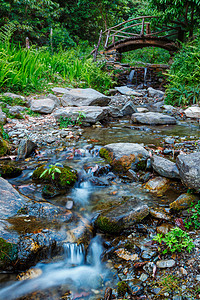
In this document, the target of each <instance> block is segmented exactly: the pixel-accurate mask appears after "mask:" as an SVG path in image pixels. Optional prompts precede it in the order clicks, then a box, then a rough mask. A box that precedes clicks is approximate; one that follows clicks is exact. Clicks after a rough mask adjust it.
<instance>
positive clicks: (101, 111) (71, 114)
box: [53, 106, 109, 124]
mask: <svg viewBox="0 0 200 300" xmlns="http://www.w3.org/2000/svg"><path fill="white" fill-rule="evenodd" d="M108 111H109V108H108V107H100V106H80V107H66V108H58V109H57V110H55V111H54V113H53V115H54V117H55V118H56V119H57V120H59V119H60V118H61V117H63V118H71V120H72V121H76V120H77V118H78V117H79V115H80V113H84V115H85V118H83V120H82V121H83V122H87V123H91V124H95V123H96V122H98V121H102V120H106V119H107V117H108Z"/></svg>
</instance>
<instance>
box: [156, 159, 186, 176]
mask: <svg viewBox="0 0 200 300" xmlns="http://www.w3.org/2000/svg"><path fill="white" fill-rule="evenodd" d="M151 163H152V167H153V169H154V170H155V171H156V172H157V173H158V174H159V175H161V176H164V177H167V178H177V179H179V178H180V176H179V170H178V168H177V166H176V164H175V163H173V162H172V161H170V160H168V159H166V158H163V157H160V156H157V155H153V156H152V158H151Z"/></svg>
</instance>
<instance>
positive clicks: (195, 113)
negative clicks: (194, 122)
mask: <svg viewBox="0 0 200 300" xmlns="http://www.w3.org/2000/svg"><path fill="white" fill-rule="evenodd" d="M184 113H185V115H186V117H188V118H194V119H200V107H199V106H191V107H188V108H187V109H186V110H185V111H184Z"/></svg>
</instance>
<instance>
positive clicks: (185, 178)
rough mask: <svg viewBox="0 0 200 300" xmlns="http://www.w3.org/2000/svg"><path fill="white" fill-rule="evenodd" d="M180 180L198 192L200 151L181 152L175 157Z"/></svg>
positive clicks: (199, 189)
mask: <svg viewBox="0 0 200 300" xmlns="http://www.w3.org/2000/svg"><path fill="white" fill-rule="evenodd" d="M176 164H177V167H178V169H179V174H180V178H181V180H182V182H183V183H184V184H185V185H186V186H187V187H189V188H191V189H195V190H197V191H198V192H200V152H196V153H190V154H187V155H184V154H181V155H179V156H178V157H177V159H176Z"/></svg>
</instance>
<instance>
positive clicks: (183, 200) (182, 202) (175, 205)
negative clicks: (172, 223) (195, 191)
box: [170, 193, 200, 210]
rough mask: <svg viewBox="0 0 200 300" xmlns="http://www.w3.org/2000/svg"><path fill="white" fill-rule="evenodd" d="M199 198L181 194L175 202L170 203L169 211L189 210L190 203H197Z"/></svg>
mask: <svg viewBox="0 0 200 300" xmlns="http://www.w3.org/2000/svg"><path fill="white" fill-rule="evenodd" d="M199 200H200V198H199V197H198V196H196V195H192V194H188V193H185V194H182V195H180V196H179V197H178V198H177V199H176V200H175V201H173V202H172V203H170V209H172V210H183V209H186V208H189V207H190V206H191V204H192V203H197V202H198V201H199Z"/></svg>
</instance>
